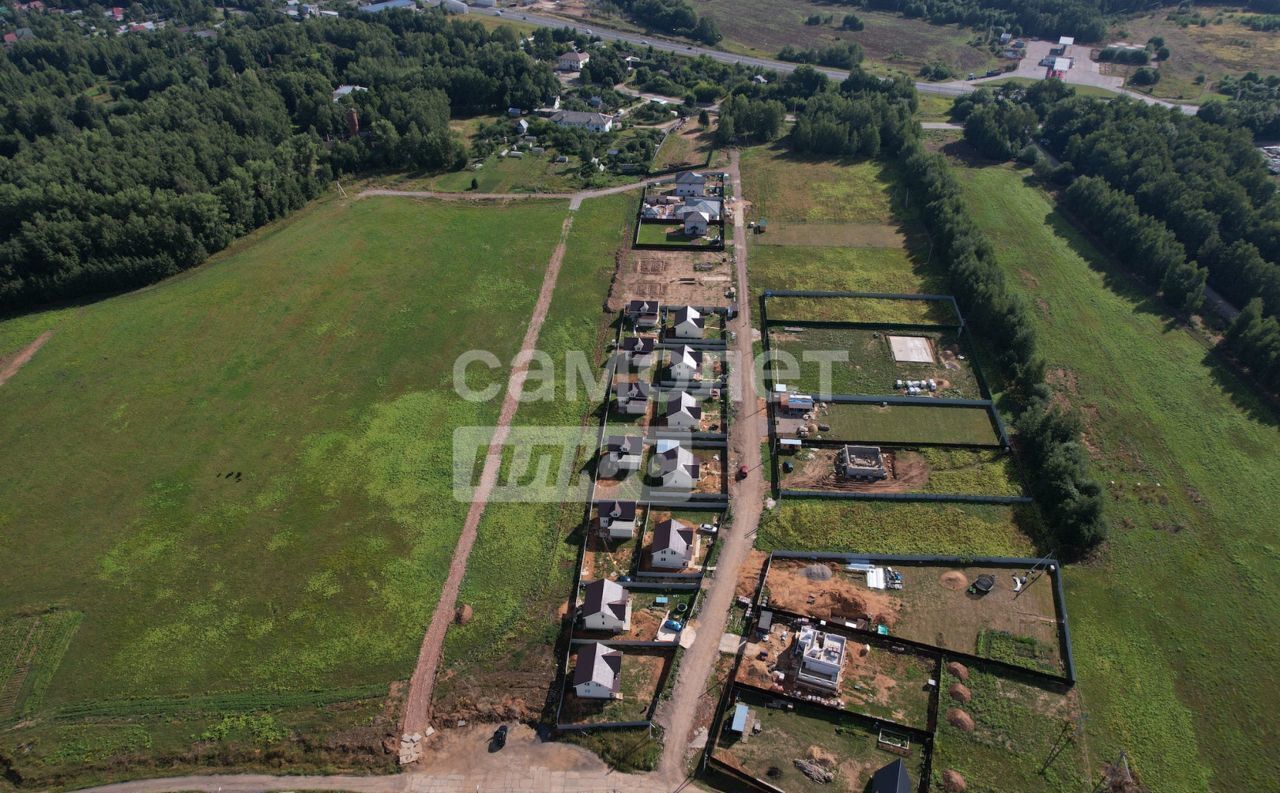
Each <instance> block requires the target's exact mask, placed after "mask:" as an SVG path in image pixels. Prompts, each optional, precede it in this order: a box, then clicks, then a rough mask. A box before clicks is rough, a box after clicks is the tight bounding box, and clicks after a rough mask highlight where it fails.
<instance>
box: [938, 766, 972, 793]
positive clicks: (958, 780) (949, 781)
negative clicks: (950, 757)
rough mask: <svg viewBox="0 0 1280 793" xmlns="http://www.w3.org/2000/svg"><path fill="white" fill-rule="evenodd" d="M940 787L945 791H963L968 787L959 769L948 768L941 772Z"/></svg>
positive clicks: (950, 792)
mask: <svg viewBox="0 0 1280 793" xmlns="http://www.w3.org/2000/svg"><path fill="white" fill-rule="evenodd" d="M942 789H943V790H945V791H947V793H964V791H966V790H968V789H969V786H968V785H966V784H965V781H964V777H962V776H960V772H959V771H953V770H952V769H950V768H948V769H947V770H946V771H943V772H942Z"/></svg>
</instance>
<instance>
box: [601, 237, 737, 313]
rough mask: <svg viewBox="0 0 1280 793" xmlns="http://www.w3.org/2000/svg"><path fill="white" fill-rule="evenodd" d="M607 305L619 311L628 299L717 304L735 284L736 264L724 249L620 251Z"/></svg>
mask: <svg viewBox="0 0 1280 793" xmlns="http://www.w3.org/2000/svg"><path fill="white" fill-rule="evenodd" d="M616 262H617V264H616V266H615V268H614V274H613V284H612V285H611V286H610V288H609V299H608V301H607V302H606V304H605V308H607V309H608V310H609V311H619V310H621V309H622V308H623V306H625V305H626V303H627V301H628V300H641V299H643V300H661V301H662V302H664V303H670V304H672V305H681V304H689V305H704V306H717V305H722V304H724V302H725V289H727V288H728V287H730V286H732V285H733V266H732V264H730V262H729V258H728V254H726V253H724V252H723V251H710V252H707V253H698V252H688V251H637V250H625V251H620V252H619V253H618V255H617V257H616Z"/></svg>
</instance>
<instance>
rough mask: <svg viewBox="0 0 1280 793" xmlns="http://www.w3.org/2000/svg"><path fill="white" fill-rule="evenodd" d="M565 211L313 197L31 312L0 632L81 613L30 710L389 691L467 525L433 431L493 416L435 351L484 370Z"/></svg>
mask: <svg viewBox="0 0 1280 793" xmlns="http://www.w3.org/2000/svg"><path fill="white" fill-rule="evenodd" d="M564 213H565V205H564V204H563V203H562V202H538V203H531V204H524V205H519V206H510V207H506V208H502V209H495V208H493V207H483V208H482V207H470V206H466V205H461V204H450V205H436V204H429V203H421V202H415V201H408V200H403V199H391V198H374V199H365V200H360V201H338V200H324V201H320V202H317V203H315V204H313V205H312V206H310V207H309V208H307V209H305V210H302V211H300V212H298V213H296V214H295V215H293V216H292V217H291V218H290V219H289V220H287V221H284V222H280V223H276V224H272V225H271V226H269V227H267V228H264V229H262V230H260V231H258V232H256V233H254V234H252V235H250V236H249V237H248V238H246V239H245V240H242V241H241V242H239V243H237V244H235V245H233V246H232V247H231V248H230V249H229V250H228V251H226V252H224V253H222V254H219V255H218V256H217V257H215V258H214V259H213V260H212V261H211V262H210V263H209V264H207V265H205V266H203V267H200V268H198V269H196V270H193V271H191V272H188V273H186V274H184V275H181V276H178V277H176V278H173V279H170V280H168V281H166V282H164V283H162V284H159V285H156V286H154V287H150V288H147V289H144V290H140V291H138V292H134V293H131V294H128V295H123V296H119V297H115V298H111V299H108V300H103V301H101V302H98V303H95V304H92V305H88V306H84V307H82V308H78V309H74V310H67V311H62V312H57V320H56V322H54V323H52V324H53V328H54V331H55V333H54V336H53V337H52V338H51V339H50V340H49V342H48V343H47V344H46V345H45V346H44V348H43V349H41V350H40V352H39V353H38V354H37V355H36V357H35V358H34V359H33V360H32V361H31V362H30V363H29V364H28V365H27V366H26V367H25V368H24V369H23V370H22V371H21V372H20V373H19V374H18V375H17V376H16V377H14V378H13V379H12V380H10V381H9V382H8V383H7V384H6V385H5V386H3V391H2V393H0V400H2V401H3V405H4V414H5V417H6V421H4V422H2V423H0V469H3V470H4V471H5V472H6V475H5V476H4V477H3V478H0V504H3V505H4V506H3V508H0V558H4V559H5V560H6V561H8V562H9V564H8V570H7V572H6V586H4V587H2V588H0V614H12V613H15V612H18V611H20V610H24V609H33V608H34V609H40V608H43V607H44V606H46V605H49V604H59V605H62V606H64V607H66V608H69V609H74V610H76V611H79V612H82V613H83V614H84V619H83V621H82V622H81V624H80V627H79V628H78V630H77V632H76V634H75V637H74V639H73V640H72V642H71V645H70V648H69V649H68V651H67V653H66V656H65V658H64V660H63V662H62V664H61V665H60V667H59V668H58V670H57V672H56V674H54V675H53V678H52V681H51V682H50V684H49V686H48V690H47V692H46V693H45V696H44V708H43V709H42V711H41V712H42V713H47V712H49V711H53V710H58V709H64V710H65V709H74V708H81V709H85V708H87V709H90V710H91V709H92V708H93V707H99V708H106V709H108V710H111V711H112V712H113V713H114V714H115V715H116V716H119V717H127V716H129V715H130V713H132V712H133V711H134V710H135V709H136V710H140V711H144V712H155V711H156V710H160V711H164V710H166V709H167V710H168V712H182V711H183V710H184V708H185V707H187V706H186V705H184V704H183V702H184V700H183V699H182V698H183V697H187V696H212V695H216V697H215V698H214V699H213V700H210V701H209V702H208V703H206V704H205V705H202V706H200V707H202V708H203V709H205V710H206V711H207V710H208V709H210V708H212V709H213V712H215V713H216V712H217V711H218V709H219V708H222V707H228V708H238V709H239V710H241V711H243V710H250V709H253V708H255V707H259V708H271V707H274V706H276V705H280V706H285V705H288V703H292V702H296V701H298V697H297V696H295V694H305V695H306V696H305V697H304V699H306V700H307V701H312V702H323V701H325V700H326V698H328V699H342V698H350V697H351V696H352V693H351V692H353V691H356V690H358V691H359V692H363V693H362V694H361V695H362V696H365V697H368V696H370V695H371V692H373V694H374V695H375V696H378V697H381V696H385V693H386V687H387V684H388V682H389V681H392V680H396V679H402V678H404V677H406V676H407V675H408V673H409V671H410V670H411V669H412V667H413V663H414V660H415V658H416V655H417V648H418V644H419V642H420V641H421V634H422V630H423V626H424V625H425V624H426V623H427V621H428V620H429V618H430V615H431V609H432V606H433V605H434V603H435V600H436V597H437V595H438V592H439V588H440V586H441V584H442V582H443V579H444V576H445V573H446V569H447V567H448V559H449V556H450V554H451V553H452V550H453V546H454V543H455V541H456V538H457V534H458V529H459V526H460V525H461V523H462V517H463V515H464V514H465V511H466V506H465V505H464V504H460V503H458V502H456V501H454V499H453V497H452V493H451V481H450V473H451V470H450V467H449V466H447V465H441V464H440V461H441V460H447V459H448V458H449V455H450V435H451V433H450V432H449V428H451V427H454V426H459V425H468V424H470V425H484V424H486V423H491V422H492V421H493V418H494V416H495V414H496V412H497V403H496V402H491V403H471V402H465V401H463V400H462V399H461V398H460V397H458V396H457V395H456V394H455V392H454V390H453V388H452V377H451V372H452V367H453V362H454V359H455V358H456V357H457V355H458V354H459V353H461V352H463V351H464V350H467V349H469V348H470V347H472V346H473V345H474V343H475V340H474V338H472V337H471V336H470V335H469V334H465V333H459V332H458V330H459V329H462V328H472V327H477V326H482V327H484V328H485V332H486V338H485V346H486V347H488V348H489V349H490V350H492V351H493V352H494V353H495V354H496V355H497V356H498V358H499V359H500V360H501V361H502V362H503V364H504V365H505V363H506V362H507V361H509V359H510V357H511V355H512V354H513V353H514V351H515V350H516V348H517V346H518V344H519V340H520V338H521V336H522V335H523V333H524V329H525V325H526V322H527V319H528V315H529V312H530V310H531V308H532V305H533V302H534V300H535V297H536V295H537V292H538V286H539V284H540V283H541V280H542V275H543V272H544V270H545V267H546V263H547V260H548V258H549V257H550V254H551V250H552V247H553V245H554V243H555V240H556V238H557V235H558V232H559V228H560V221H561V219H562V218H563V216H564ZM460 264H463V265H464V266H458V265H460ZM478 285H479V286H481V287H482V288H477V286H478ZM17 324H18V326H19V327H22V328H24V329H25V330H26V331H27V332H30V331H34V330H36V329H38V326H39V325H40V324H41V323H40V322H39V321H38V319H34V318H23V319H20V320H18V321H17ZM0 328H5V330H4V334H5V338H6V339H11V338H13V336H14V335H15V334H14V333H12V332H10V331H9V329H8V323H0ZM503 370H504V367H503V366H500V367H499V368H498V369H496V370H493V371H492V372H489V370H487V369H485V370H484V371H483V373H481V374H477V375H476V376H474V377H473V378H471V380H472V383H471V384H472V385H473V386H475V387H479V386H480V385H482V384H483V383H482V381H488V380H491V379H492V380H495V381H498V382H503V381H505V377H506V375H505V372H504V371H503ZM50 449H56V450H57V453H56V454H51V453H50V451H49V450H50ZM325 692H328V693H327V694H326V693H325ZM378 692H380V694H379V693H378ZM131 703H136V707H135V704H131ZM219 703H222V704H219ZM365 724H366V726H367V724H368V722H367V721H366V722H365ZM122 729H123V727H122ZM170 729H172V728H170ZM186 739H187V742H186V744H185V747H186V748H189V747H190V732H187V733H186ZM23 740H24V732H23V730H21V729H19V730H16V731H11V732H9V733H7V734H5V735H4V736H3V738H0V751H2V750H7V749H9V748H11V747H12V746H13V745H16V744H19V743H22V741H23ZM157 743H158V744H159V741H157ZM30 770H31V769H24V773H26V772H27V771H30ZM81 770H85V771H86V772H88V770H89V769H81ZM31 778H37V777H36V775H35V774H32V775H31Z"/></svg>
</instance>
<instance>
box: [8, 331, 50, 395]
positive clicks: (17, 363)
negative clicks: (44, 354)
mask: <svg viewBox="0 0 1280 793" xmlns="http://www.w3.org/2000/svg"><path fill="white" fill-rule="evenodd" d="M52 336H53V331H51V330H46V331H45V332H44V333H41V334H40V335H39V336H37V337H36V340H35V341H33V342H31V343H30V344H28V345H27V346H26V347H23V348H22V349H21V350H18V351H17V352H16V353H14V354H13V355H10V356H6V357H0V385H4V384H5V383H6V382H8V381H9V378H10V377H13V376H14V375H15V374H17V373H18V370H19V369H21V368H22V367H24V366H26V365H27V361H30V360H31V359H32V357H34V356H35V354H36V352H37V351H38V350H39V349H40V348H41V347H43V346H44V343H45V342H47V341H48V340H49V339H50V338H51V337H52Z"/></svg>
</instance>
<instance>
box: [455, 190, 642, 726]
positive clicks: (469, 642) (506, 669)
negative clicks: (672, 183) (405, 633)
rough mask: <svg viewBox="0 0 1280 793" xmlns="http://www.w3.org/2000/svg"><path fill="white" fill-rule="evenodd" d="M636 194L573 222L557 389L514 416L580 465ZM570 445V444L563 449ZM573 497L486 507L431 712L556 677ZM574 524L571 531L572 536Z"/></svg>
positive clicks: (576, 504)
mask: <svg viewBox="0 0 1280 793" xmlns="http://www.w3.org/2000/svg"><path fill="white" fill-rule="evenodd" d="M634 212H635V199H634V197H632V196H628V195H617V196H610V197H608V198H601V199H592V200H589V201H585V202H583V204H582V207H581V209H579V210H578V211H577V213H576V217H575V218H574V223H573V228H572V229H571V231H570V232H569V238H568V240H567V244H566V248H565V257H564V261H563V263H562V265H561V269H560V277H559V279H558V281H557V283H556V291H555V294H554V296H553V298H552V303H551V308H550V311H549V312H548V315H547V319H546V322H545V323H544V324H543V326H542V333H541V334H540V337H539V340H538V349H539V350H541V351H543V352H545V353H547V354H548V355H549V356H550V361H551V363H552V364H553V365H554V371H555V374H556V377H555V381H554V395H555V398H554V399H553V400H541V401H537V402H530V403H527V404H522V405H521V406H520V408H519V410H518V411H517V412H516V417H515V421H514V426H515V427H517V428H523V427H531V426H537V427H564V428H572V429H573V430H574V431H571V432H570V433H569V435H570V436H573V437H576V438H578V439H579V440H581V441H582V443H583V444H584V446H583V448H582V458H581V459H580V460H579V463H580V465H579V466H578V467H581V464H585V462H586V458H587V457H589V456H590V454H591V451H592V450H593V444H594V442H595V438H596V427H597V425H596V423H595V420H596V416H595V411H596V408H598V406H599V404H600V402H601V401H602V400H603V399H604V393H603V392H602V391H601V390H600V389H599V385H600V383H602V382H603V377H604V370H603V368H602V365H603V363H604V358H605V345H606V343H607V342H611V341H612V340H613V328H612V327H611V324H610V323H611V320H612V319H613V317H612V315H607V314H605V313H604V312H603V310H602V307H603V305H604V301H605V298H606V297H607V295H608V292H609V283H610V276H611V274H612V271H613V264H614V254H615V252H616V251H617V250H618V248H619V247H620V246H624V245H625V244H626V243H627V239H628V236H627V235H628V233H629V231H630V223H631V221H632V218H633V217H634ZM579 354H580V355H581V360H584V361H587V362H589V363H590V365H591V368H590V371H589V372H587V373H585V374H586V375H589V376H590V377H592V378H593V379H594V385H593V383H592V382H584V380H585V379H586V378H585V376H583V377H581V378H580V379H579V380H578V381H577V382H578V387H576V388H574V389H572V390H570V389H569V388H568V384H567V381H566V377H565V375H566V373H567V367H566V365H565V364H566V360H569V359H571V358H572V357H573V356H577V355H579ZM569 451H570V453H573V452H575V451H577V449H570V450H569ZM583 507H584V505H583V504H582V503H581V502H580V501H576V500H569V501H566V502H564V503H538V504H524V503H495V502H491V503H490V504H489V505H488V506H487V507H486V508H485V514H484V517H483V519H482V520H481V522H480V528H479V532H478V539H477V541H476V545H475V547H474V549H473V550H472V553H471V558H470V561H469V563H468V565H467V575H466V578H465V579H463V584H462V591H461V594H460V595H459V599H460V602H462V603H466V604H468V605H470V606H472V608H473V614H474V616H473V619H472V621H471V622H469V623H468V624H467V625H465V626H461V625H454V626H452V627H451V628H450V630H449V633H448V635H447V637H446V640H445V648H444V652H445V657H444V663H443V665H442V667H441V675H440V679H439V683H438V687H437V689H436V694H437V703H436V706H435V710H434V712H435V713H436V714H438V715H443V714H445V713H448V712H450V711H451V710H455V709H458V708H460V707H464V706H463V705H462V703H464V702H465V703H477V702H486V701H490V700H491V701H492V704H494V705H495V706H497V705H499V704H500V703H502V702H504V701H505V702H507V703H510V702H511V701H512V700H514V699H521V700H523V704H524V707H525V708H527V709H528V712H529V714H530V715H531V716H536V714H537V713H538V712H539V711H540V709H541V708H542V705H543V703H544V701H545V699H546V695H547V690H548V689H549V688H550V686H551V684H552V683H553V682H554V679H555V668H554V667H555V658H554V655H553V652H552V651H553V649H554V645H555V641H556V637H557V635H558V634H559V632H560V628H561V624H560V615H559V613H558V609H559V607H560V606H561V605H563V604H564V603H565V601H566V600H567V599H568V598H569V594H570V592H569V589H570V587H571V586H572V583H573V566H574V564H575V562H576V561H577V553H578V541H579V539H580V537H581V535H580V533H577V532H575V530H576V529H578V528H579V526H580V525H581V522H582V519H583V515H584V512H583ZM571 535H572V536H571Z"/></svg>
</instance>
